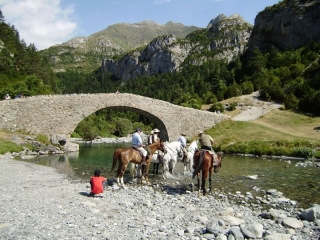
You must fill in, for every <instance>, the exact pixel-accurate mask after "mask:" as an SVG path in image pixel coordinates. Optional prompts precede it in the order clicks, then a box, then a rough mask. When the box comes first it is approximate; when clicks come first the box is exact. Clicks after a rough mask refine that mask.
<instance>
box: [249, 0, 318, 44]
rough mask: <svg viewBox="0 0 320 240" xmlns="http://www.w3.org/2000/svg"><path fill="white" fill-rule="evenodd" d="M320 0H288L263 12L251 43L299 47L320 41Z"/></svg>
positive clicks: (260, 14)
mask: <svg viewBox="0 0 320 240" xmlns="http://www.w3.org/2000/svg"><path fill="white" fill-rule="evenodd" d="M319 26H320V1H319V0H300V1H298V0H286V1H281V2H279V3H278V4H275V5H273V6H271V7H267V8H266V9H265V10H264V11H262V12H260V13H259V14H258V15H257V16H256V19H255V24H254V28H253V31H252V34H251V36H250V40H249V44H248V47H249V49H250V50H253V49H254V48H256V47H258V48H260V49H264V48H267V47H270V46H272V45H273V46H276V47H278V48H280V49H296V48H298V47H301V46H304V45H306V44H308V43H309V42H310V41H312V40H314V41H318V42H319V41H320V27H319Z"/></svg>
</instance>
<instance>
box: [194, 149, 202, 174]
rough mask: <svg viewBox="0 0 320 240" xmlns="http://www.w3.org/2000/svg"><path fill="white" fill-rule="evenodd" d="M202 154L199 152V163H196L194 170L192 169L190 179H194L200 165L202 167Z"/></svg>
mask: <svg viewBox="0 0 320 240" xmlns="http://www.w3.org/2000/svg"><path fill="white" fill-rule="evenodd" d="M203 153H204V152H203V151H202V152H200V153H199V154H198V158H199V161H198V165H197V166H196V168H195V169H194V171H193V173H192V179H194V177H195V176H196V175H197V174H198V173H199V172H200V170H201V165H202V162H203V155H204V154H203Z"/></svg>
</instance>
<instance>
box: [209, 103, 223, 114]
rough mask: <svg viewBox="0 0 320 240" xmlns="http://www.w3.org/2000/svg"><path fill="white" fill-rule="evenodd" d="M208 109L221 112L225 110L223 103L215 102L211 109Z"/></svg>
mask: <svg viewBox="0 0 320 240" xmlns="http://www.w3.org/2000/svg"><path fill="white" fill-rule="evenodd" d="M208 111H210V112H215V111H220V112H224V107H223V105H222V104H221V103H216V104H213V105H212V106H211V107H210V108H209V109H208Z"/></svg>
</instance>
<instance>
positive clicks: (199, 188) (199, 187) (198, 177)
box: [197, 173, 201, 197]
mask: <svg viewBox="0 0 320 240" xmlns="http://www.w3.org/2000/svg"><path fill="white" fill-rule="evenodd" d="M199 175H200V173H197V179H198V197H200V191H201V186H200V176H199Z"/></svg>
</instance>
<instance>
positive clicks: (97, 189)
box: [90, 169, 107, 196]
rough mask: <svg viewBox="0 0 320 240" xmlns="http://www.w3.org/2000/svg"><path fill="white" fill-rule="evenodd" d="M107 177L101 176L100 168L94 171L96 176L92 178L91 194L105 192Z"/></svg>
mask: <svg viewBox="0 0 320 240" xmlns="http://www.w3.org/2000/svg"><path fill="white" fill-rule="evenodd" d="M106 181H107V179H106V178H104V177H102V176H100V170H99V169H96V170H95V171H94V176H92V177H91V178H90V185H91V193H90V196H94V195H95V194H99V193H103V191H104V188H105V184H106Z"/></svg>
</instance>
